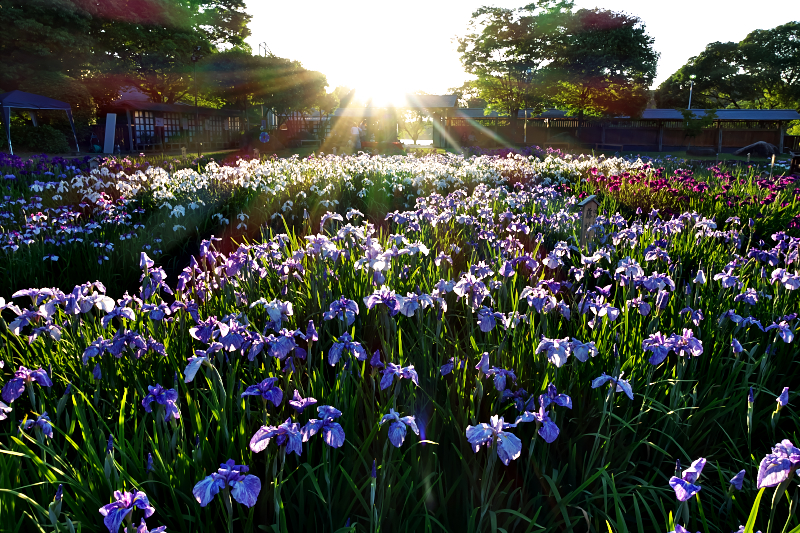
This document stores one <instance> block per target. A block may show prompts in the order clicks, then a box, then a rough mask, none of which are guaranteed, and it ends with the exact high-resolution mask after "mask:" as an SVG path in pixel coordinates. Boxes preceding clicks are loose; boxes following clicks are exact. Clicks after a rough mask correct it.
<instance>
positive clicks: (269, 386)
mask: <svg viewBox="0 0 800 533" xmlns="http://www.w3.org/2000/svg"><path fill="white" fill-rule="evenodd" d="M277 382H278V378H267V379H265V380H264V381H262V382H261V383H259V384H257V385H250V386H249V387H247V389H245V391H244V392H243V393H242V398H244V397H245V396H261V398H263V399H264V402H272V405H274V406H275V407H278V406H279V405H280V404H281V402H282V401H283V391H282V390H281V389H279V388H278V387H276V386H275V384H276V383H277Z"/></svg>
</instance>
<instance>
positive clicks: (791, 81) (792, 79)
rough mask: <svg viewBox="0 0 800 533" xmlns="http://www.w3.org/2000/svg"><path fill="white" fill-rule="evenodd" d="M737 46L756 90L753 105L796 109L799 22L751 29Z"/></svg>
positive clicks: (798, 104) (799, 93) (799, 83)
mask: <svg viewBox="0 0 800 533" xmlns="http://www.w3.org/2000/svg"><path fill="white" fill-rule="evenodd" d="M739 48H740V49H741V52H742V55H743V57H744V59H743V66H744V69H745V70H746V71H747V72H748V73H749V74H750V75H751V76H753V78H754V81H755V85H756V87H757V89H758V92H759V95H758V98H757V99H756V100H755V101H754V102H753V103H754V107H765V108H768V109H775V108H795V109H800V22H789V23H787V24H783V25H781V26H778V27H776V28H772V29H770V30H755V31H753V32H752V33H750V34H749V35H748V36H747V37H745V38H744V40H743V41H742V42H740V43H739Z"/></svg>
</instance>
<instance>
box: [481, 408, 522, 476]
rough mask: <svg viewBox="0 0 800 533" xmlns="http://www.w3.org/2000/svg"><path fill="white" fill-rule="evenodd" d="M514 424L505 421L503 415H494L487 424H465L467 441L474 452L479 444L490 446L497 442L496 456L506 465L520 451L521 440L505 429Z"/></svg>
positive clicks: (517, 455)
mask: <svg viewBox="0 0 800 533" xmlns="http://www.w3.org/2000/svg"><path fill="white" fill-rule="evenodd" d="M515 426H516V424H508V423H506V422H505V420H503V417H501V416H498V415H494V416H492V418H491V419H490V423H489V424H487V423H485V422H482V423H480V424H478V425H477V426H467V442H469V443H470V445H471V446H472V451H474V452H476V453H477V452H478V450H480V448H481V446H483V445H486V446H491V445H492V444H493V443H494V442H497V456H498V457H499V458H500V460H501V461H502V462H503V464H504V465H506V466H508V463H509V462H510V461H512V460H514V459H516V458H517V457H519V456H520V454H521V453H522V441H521V440H519V438H518V437H517V436H516V435H514V434H513V433H509V432H508V431H506V429H508V428H512V427H515Z"/></svg>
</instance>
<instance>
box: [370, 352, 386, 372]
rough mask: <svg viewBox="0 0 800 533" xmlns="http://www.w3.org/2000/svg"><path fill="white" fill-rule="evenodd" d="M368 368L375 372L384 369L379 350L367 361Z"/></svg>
mask: <svg viewBox="0 0 800 533" xmlns="http://www.w3.org/2000/svg"><path fill="white" fill-rule="evenodd" d="M369 366H371V367H372V368H374V369H376V370H377V369H380V368H383V367H384V364H383V363H382V362H381V351H380V350H375V352H374V353H373V354H372V357H371V358H370V360H369Z"/></svg>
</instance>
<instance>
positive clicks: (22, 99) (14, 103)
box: [0, 91, 71, 111]
mask: <svg viewBox="0 0 800 533" xmlns="http://www.w3.org/2000/svg"><path fill="white" fill-rule="evenodd" d="M0 106H2V107H14V108H17V109H63V110H67V111H68V110H70V109H71V108H70V105H69V104H68V103H66V102H62V101H60V100H54V99H52V98H48V97H46V96H42V95H40V94H33V93H26V92H24V91H10V92H7V93H2V94H0Z"/></svg>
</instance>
